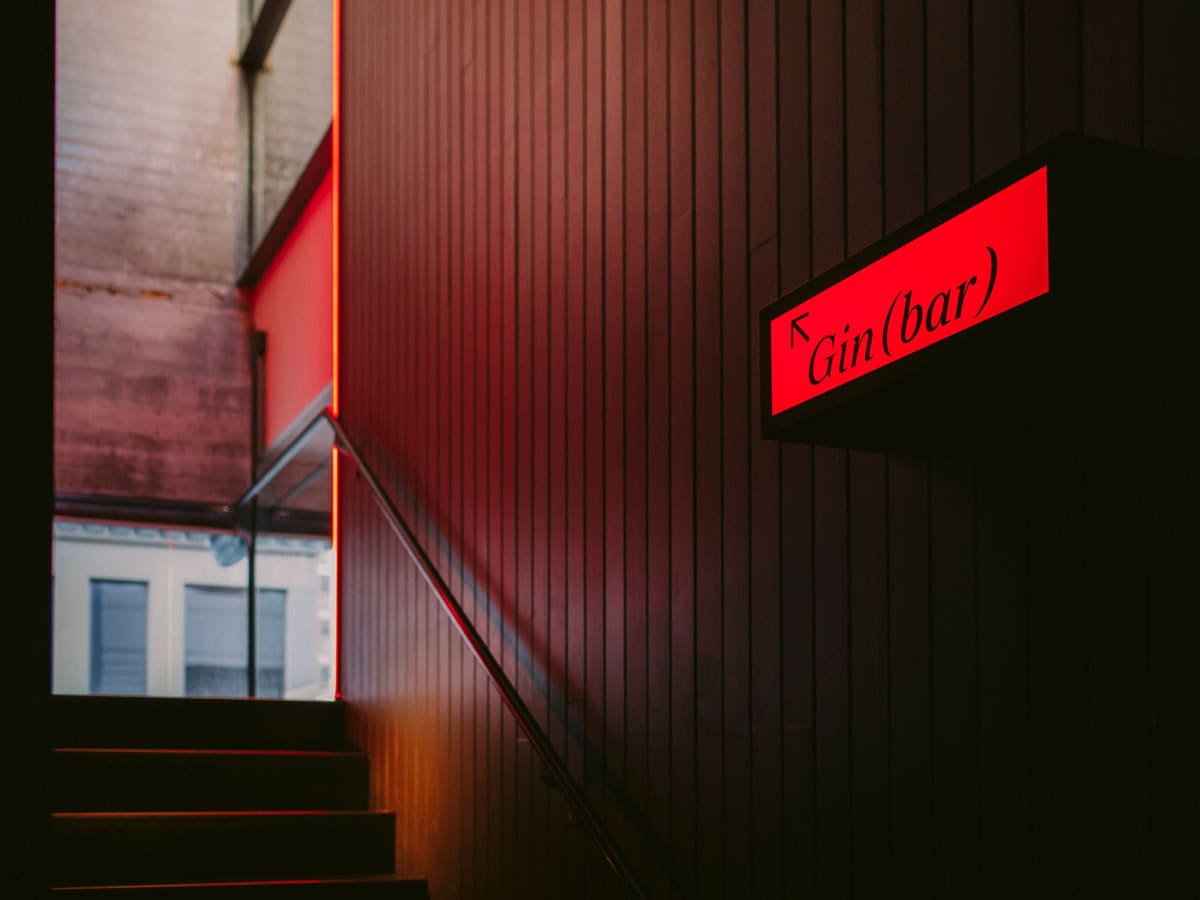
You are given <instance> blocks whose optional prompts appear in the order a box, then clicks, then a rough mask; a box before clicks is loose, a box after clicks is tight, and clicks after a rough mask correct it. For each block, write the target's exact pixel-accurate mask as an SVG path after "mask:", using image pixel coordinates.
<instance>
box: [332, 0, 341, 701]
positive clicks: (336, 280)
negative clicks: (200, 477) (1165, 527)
mask: <svg viewBox="0 0 1200 900" xmlns="http://www.w3.org/2000/svg"><path fill="white" fill-rule="evenodd" d="M341 97H342V3H341V0H333V100H332V109H333V121H332V123H331V124H330V131H331V132H332V137H333V140H332V145H333V146H332V151H333V152H332V159H331V161H330V169H331V175H332V181H333V227H332V229H331V231H332V236H333V240H332V243H333V247H332V248H331V251H332V253H333V265H332V269H333V290H332V297H331V306H332V307H333V323H332V328H331V334H332V336H333V339H332V342H331V343H332V347H331V350H330V353H331V354H332V361H333V414H334V415H335V416H336V415H337V414H338V412H339V410H340V409H341V390H340V383H341V379H340V378H339V365H338V359H339V354H338V341H339V339H340V333H339V329H338V310H339V307H340V299H341V298H340V295H341V266H340V264H339V263H340V256H341V240H340V238H341V231H342V116H341V112H342V100H341ZM330 452H331V453H332V454H333V461H332V464H331V465H332V467H331V469H330V473H331V477H332V481H333V484H332V485H331V487H330V490H331V492H332V495H333V496H332V497H331V499H330V543H331V545H332V547H333V641H332V645H333V667H332V668H333V696H334V697H335V698H340V697H341V696H342V652H341V649H342V648H341V643H342V555H341V550H340V549H339V547H338V536H339V533H340V530H341V529H340V528H339V527H338V526H339V510H340V508H341V504H340V502H339V496H338V493H339V486H340V484H341V482H340V480H339V478H338V451H337V447H336V446H335V447H334V448H333V449H332V451H330Z"/></svg>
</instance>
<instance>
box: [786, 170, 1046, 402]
mask: <svg viewBox="0 0 1200 900" xmlns="http://www.w3.org/2000/svg"><path fill="white" fill-rule="evenodd" d="M1046 198H1047V188H1046V169H1045V167H1044V166H1043V167H1042V168H1040V169H1038V170H1036V171H1034V172H1033V173H1031V174H1029V175H1026V176H1025V177H1023V178H1021V179H1020V180H1019V181H1016V182H1015V183H1013V184H1011V185H1009V186H1008V187H1006V188H1004V189H1003V190H1001V191H999V192H998V193H995V194H993V195H992V196H990V197H988V198H987V199H985V200H982V201H980V202H979V203H977V204H975V205H974V206H972V207H970V208H968V209H966V210H964V211H963V212H961V213H959V214H958V215H956V216H954V217H953V218H951V219H948V220H947V221H945V222H943V223H942V224H940V225H938V226H936V227H935V228H932V229H930V230H929V231H927V232H925V233H924V234H922V235H921V236H920V237H917V238H915V239H913V240H911V241H909V242H908V243H907V244H904V245H902V246H900V247H899V248H897V249H896V250H893V251H892V252H891V253H888V254H887V255H886V256H883V257H882V258H880V259H878V260H876V261H875V262H873V263H871V264H870V265H868V266H866V267H865V268H862V269H860V270H859V271H857V272H855V273H854V274H852V275H850V276H848V277H847V278H844V279H842V280H841V281H838V282H837V283H835V284H833V285H831V286H830V287H827V288H825V289H824V290H821V291H819V292H818V293H815V294H813V295H812V296H809V297H806V298H804V299H802V300H799V301H797V302H796V303H794V304H791V305H790V306H786V308H784V309H783V310H782V311H780V312H778V313H773V314H771V318H770V319H769V321H768V325H767V336H766V337H767V341H768V352H769V360H768V367H767V372H766V373H765V374H766V376H767V378H768V379H769V382H768V384H769V410H770V414H771V415H772V416H778V415H781V414H783V413H786V412H789V411H791V410H794V409H796V408H797V407H800V406H802V405H803V404H805V403H808V402H809V401H811V400H814V399H815V398H817V397H820V396H822V395H823V394H827V393H828V392H830V391H833V390H835V389H837V388H840V387H843V386H844V385H847V384H849V383H851V382H853V381H856V380H857V379H859V378H862V377H863V376H864V375H868V374H870V373H871V372H874V371H876V370H878V369H881V368H883V367H884V366H887V365H889V364H891V363H893V362H896V361H897V360H900V359H903V358H904V357H906V356H910V355H912V354H914V353H919V352H920V351H921V350H924V349H926V348H928V347H930V346H932V345H934V344H937V343H940V342H941V341H944V340H946V339H947V338H951V337H953V336H954V335H956V334H959V333H960V332H963V331H966V330H967V329H968V328H972V327H974V326H976V325H979V324H980V323H982V322H985V321H987V320H988V319H991V318H994V317H995V316H998V315H1001V314H1002V313H1005V312H1007V311H1009V310H1011V309H1013V308H1015V307H1017V306H1020V305H1021V304H1023V303H1027V302H1028V301H1030V300H1033V299H1035V298H1037V297H1040V296H1042V295H1043V294H1045V293H1047V292H1048V291H1049V289H1050V254H1049V242H1048V230H1049V223H1048V218H1049V216H1048V210H1047V199H1046Z"/></svg>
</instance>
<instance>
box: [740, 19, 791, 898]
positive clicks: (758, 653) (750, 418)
mask: <svg viewBox="0 0 1200 900" xmlns="http://www.w3.org/2000/svg"><path fill="white" fill-rule="evenodd" d="M776 19H777V13H776V11H775V10H774V9H772V8H771V5H769V4H761V3H759V4H750V5H749V6H748V7H747V12H746V25H745V28H746V35H745V47H746V51H745V55H746V97H747V111H746V129H747V142H748V150H749V152H748V155H747V166H748V171H749V177H748V179H747V181H748V184H747V191H748V196H747V205H748V229H747V231H748V235H747V236H748V243H749V254H750V266H749V273H748V274H749V279H748V282H747V289H746V301H747V302H746V313H745V321H746V325H745V330H746V339H747V344H748V345H749V348H750V353H749V360H748V362H749V373H748V374H749V381H748V383H747V385H746V388H747V396H746V401H745V409H746V431H747V432H748V433H749V434H751V435H753V434H754V432H755V427H756V423H757V422H758V421H759V417H760V414H761V409H760V397H761V395H760V393H759V391H758V384H757V379H756V378H755V375H754V373H756V372H759V371H760V365H759V360H760V358H761V354H762V352H763V351H762V347H761V346H760V342H759V333H758V329H757V328H756V327H755V324H756V322H755V313H756V312H757V310H758V309H760V308H761V307H763V306H765V305H766V304H768V303H770V302H771V301H772V300H773V299H774V298H775V297H777V296H778V295H779V262H778V255H779V241H778V232H779V212H778V201H777V199H776V196H777V193H778V161H777V153H778V125H777V118H778V116H777V112H778V100H777V97H776V89H777V74H776V73H777V62H776V59H777V53H776V49H775V40H776ZM750 450H751V452H750V472H751V477H750V493H751V498H752V499H751V510H750V546H751V550H750V597H749V601H750V610H749V612H750V622H749V625H750V634H749V641H748V652H749V656H750V684H749V687H750V703H749V712H750V735H749V737H750V747H749V749H750V785H749V789H750V814H751V818H750V821H751V828H750V871H751V872H752V873H753V875H752V878H751V882H750V884H749V885H748V888H749V890H750V892H751V893H753V894H755V895H758V896H778V895H779V894H780V893H781V890H782V880H783V879H782V861H783V859H782V856H781V854H780V847H779V844H778V837H779V832H780V828H781V824H782V818H783V810H782V806H781V802H780V788H781V786H782V784H781V782H782V758H781V751H780V743H781V733H782V725H781V713H780V695H781V691H782V687H781V683H780V682H781V678H782V661H781V656H782V648H781V647H780V643H779V621H780V610H779V588H780V577H779V534H780V528H779V508H780V500H779V494H780V481H779V460H780V451H779V447H778V446H777V445H776V444H774V443H773V442H770V441H761V440H753V439H751V445H750Z"/></svg>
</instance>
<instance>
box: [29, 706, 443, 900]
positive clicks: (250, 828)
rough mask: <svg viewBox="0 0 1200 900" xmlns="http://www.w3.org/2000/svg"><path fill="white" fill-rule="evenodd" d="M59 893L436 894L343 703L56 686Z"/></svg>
mask: <svg viewBox="0 0 1200 900" xmlns="http://www.w3.org/2000/svg"><path fill="white" fill-rule="evenodd" d="M51 710H52V712H51V727H52V746H54V747H55V748H56V749H54V750H53V751H52V759H51V770H50V775H51V792H52V796H51V802H52V804H53V805H52V807H51V808H52V809H53V810H54V813H53V816H52V823H51V830H52V848H53V849H52V857H51V861H50V864H51V878H52V882H53V884H54V885H55V888H54V891H55V894H56V895H63V896H77V895H78V896H81V897H84V896H86V897H97V898H100V897H104V898H109V897H112V898H124V897H136V898H145V900H150V898H159V897H187V898H209V897H212V898H234V897H246V898H275V897H306V898H323V897H351V898H359V897H362V898H376V897H379V898H383V897H388V898H405V900H417V898H420V900H426V898H427V896H428V895H427V893H426V886H425V882H424V880H419V879H401V878H397V877H396V876H395V875H394V874H393V873H394V872H395V827H396V823H395V816H394V815H393V814H392V813H389V812H377V811H369V810H368V800H369V794H368V791H369V777H370V773H369V769H368V761H367V758H366V756H365V755H364V754H362V753H356V752H353V751H350V750H347V749H346V748H345V745H344V739H343V735H344V734H345V729H344V717H345V708H344V706H343V705H342V704H340V703H315V702H314V703H310V702H293V701H277V700H210V699H151V698H141V697H67V696H57V697H54V698H52V703H51Z"/></svg>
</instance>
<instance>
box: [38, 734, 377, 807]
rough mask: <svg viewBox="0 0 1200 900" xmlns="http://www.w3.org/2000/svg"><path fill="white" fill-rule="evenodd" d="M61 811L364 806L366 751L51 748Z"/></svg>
mask: <svg viewBox="0 0 1200 900" xmlns="http://www.w3.org/2000/svg"><path fill="white" fill-rule="evenodd" d="M50 772H51V779H50V784H51V791H52V796H51V802H52V804H53V806H52V809H53V810H54V811H56V812H118V811H122V810H128V811H133V812H157V811H169V810H181V809H182V810H192V811H200V810H255V809H271V810H295V809H303V810H311V809H329V810H348V809H360V810H365V809H366V808H367V805H368V799H369V798H368V793H369V790H370V784H369V781H370V772H369V765H368V760H367V757H366V755H365V754H363V753H345V752H332V751H323V750H305V751H296V750H162V749H155V750H138V749H85V748H75V749H64V750H55V751H54V752H53V754H51V762H50Z"/></svg>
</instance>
